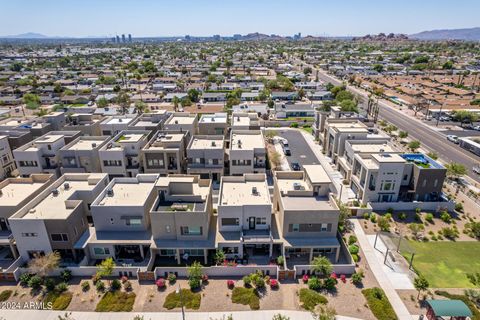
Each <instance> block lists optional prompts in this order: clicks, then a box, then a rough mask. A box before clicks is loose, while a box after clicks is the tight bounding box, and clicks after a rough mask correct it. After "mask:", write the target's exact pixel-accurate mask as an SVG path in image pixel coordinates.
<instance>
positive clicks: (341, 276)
mask: <svg viewBox="0 0 480 320" xmlns="http://www.w3.org/2000/svg"><path fill="white" fill-rule="evenodd" d="M340 280H342V282H343V283H346V282H347V276H345V275H344V274H342V275H340Z"/></svg>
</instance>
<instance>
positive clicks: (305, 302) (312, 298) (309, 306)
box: [299, 288, 328, 311]
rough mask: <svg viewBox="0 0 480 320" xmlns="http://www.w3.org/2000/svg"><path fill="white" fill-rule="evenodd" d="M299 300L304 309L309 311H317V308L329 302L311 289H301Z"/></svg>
mask: <svg viewBox="0 0 480 320" xmlns="http://www.w3.org/2000/svg"><path fill="white" fill-rule="evenodd" d="M299 299H300V304H301V305H302V308H304V309H305V310H308V311H313V310H315V307H316V306H317V305H319V304H327V303H328V300H327V298H325V297H324V296H322V295H321V294H319V293H318V292H315V291H313V290H310V289H306V288H303V289H300V292H299Z"/></svg>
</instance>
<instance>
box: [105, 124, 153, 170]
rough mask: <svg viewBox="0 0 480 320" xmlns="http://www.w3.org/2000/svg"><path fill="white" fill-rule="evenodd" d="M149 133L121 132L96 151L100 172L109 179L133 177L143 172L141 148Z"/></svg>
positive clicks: (143, 131)
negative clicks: (107, 175)
mask: <svg viewBox="0 0 480 320" xmlns="http://www.w3.org/2000/svg"><path fill="white" fill-rule="evenodd" d="M149 135H150V131H146V130H123V131H120V132H119V133H118V134H117V135H116V136H115V137H113V139H111V140H110V141H109V142H108V143H107V144H106V145H104V146H103V147H102V148H100V150H99V151H98V156H99V158H100V164H101V167H102V172H105V173H108V174H109V176H110V177H135V176H136V175H137V174H139V173H142V172H143V153H142V148H143V147H144V146H145V145H146V144H147V142H148V136H149Z"/></svg>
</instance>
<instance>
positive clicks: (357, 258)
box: [352, 254, 360, 262]
mask: <svg viewBox="0 0 480 320" xmlns="http://www.w3.org/2000/svg"><path fill="white" fill-rule="evenodd" d="M352 259H353V262H358V261H360V256H359V255H358V254H352Z"/></svg>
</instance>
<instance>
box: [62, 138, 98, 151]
mask: <svg viewBox="0 0 480 320" xmlns="http://www.w3.org/2000/svg"><path fill="white" fill-rule="evenodd" d="M104 142H105V139H92V140H87V139H83V138H80V139H79V140H77V141H76V142H74V143H73V144H72V145H70V146H69V147H68V148H66V150H78V151H82V150H93V149H95V148H98V147H100V146H101V145H102V143H104ZM94 145H95V146H94Z"/></svg>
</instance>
